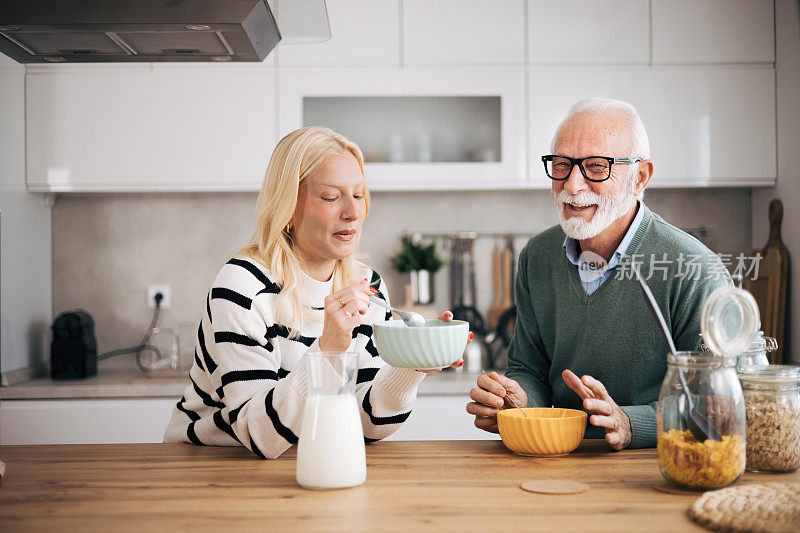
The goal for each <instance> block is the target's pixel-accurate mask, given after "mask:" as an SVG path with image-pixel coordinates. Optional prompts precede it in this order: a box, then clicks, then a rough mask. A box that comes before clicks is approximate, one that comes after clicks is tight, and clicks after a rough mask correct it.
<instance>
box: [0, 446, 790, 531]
mask: <svg viewBox="0 0 800 533" xmlns="http://www.w3.org/2000/svg"><path fill="white" fill-rule="evenodd" d="M295 458H296V447H292V448H291V449H290V450H288V451H287V452H286V453H285V454H284V455H282V456H281V457H280V458H278V459H275V460H272V461H269V460H266V461H265V460H262V459H258V458H257V457H256V456H254V455H252V454H251V453H250V452H248V451H247V450H245V449H244V448H240V447H239V448H215V447H203V446H194V445H189V444H98V445H42V446H0V460H2V461H5V463H6V472H5V475H4V476H3V478H2V481H0V531H49V532H52V531H122V530H131V531H133V530H135V531H156V530H158V531H176V530H192V531H206V530H214V531H222V532H224V533H229V532H231V531H241V530H246V531H304V532H305V531H347V532H352V531H370V532H380V531H398V530H402V531H405V532H408V533H411V532H412V531H413V532H417V531H458V532H464V531H480V532H482V533H490V532H496V531H502V532H504V533H507V532H514V533H516V532H522V531H531V530H536V531H609V532H614V533H619V532H621V531H642V530H647V531H649V532H657V531H665V532H666V531H669V532H675V531H705V530H704V529H702V528H700V527H699V526H697V525H695V524H694V523H693V522H691V521H690V520H689V518H688V517H687V515H686V510H687V509H688V508H689V506H690V505H691V504H692V502H694V500H695V499H696V498H697V497H698V496H699V494H686V495H684V494H665V493H662V492H657V491H655V490H654V489H653V485H654V484H655V483H657V482H659V481H661V474H660V472H659V470H658V464H657V460H656V451H655V450H654V449H647V450H623V451H621V452H611V451H609V449H608V447H607V446H606V445H605V443H604V442H602V441H586V442H584V444H582V445H581V447H580V448H579V449H578V450H576V451H575V452H573V453H572V454H570V455H567V456H564V457H556V458H533V457H521V456H518V455H514V454H513V453H511V452H509V451H508V450H507V449H506V448H505V447H504V446H503V445H502V443H501V442H500V441H427V442H401V441H396V442H379V443H375V444H372V445H369V446H367V482H366V483H365V484H364V485H362V486H360V487H356V488H352V489H345V490H336V491H324V492H320V491H310V490H304V489H301V488H300V487H299V486H298V485H297V483H296V481H295ZM532 479H571V480H576V481H582V482H584V483H587V484H589V485H590V486H591V489H590V490H589V491H588V492H585V493H583V494H574V495H543V494H533V493H529V492H525V491H523V490H521V489H520V488H519V486H520V483H522V482H524V481H527V480H532ZM766 481H789V482H800V472H794V473H791V474H775V475H770V474H751V473H745V475H744V477H743V478H742V479H741V480H740V481H739V483H753V482H766Z"/></svg>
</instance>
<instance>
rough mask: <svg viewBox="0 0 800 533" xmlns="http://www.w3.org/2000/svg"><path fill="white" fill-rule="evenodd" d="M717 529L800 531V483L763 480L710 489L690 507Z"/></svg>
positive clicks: (702, 522)
mask: <svg viewBox="0 0 800 533" xmlns="http://www.w3.org/2000/svg"><path fill="white" fill-rule="evenodd" d="M689 516H690V517H691V518H692V520H694V521H695V522H697V523H698V524H700V525H702V526H704V527H707V528H708V529H713V530H717V531H720V530H723V531H736V532H738V531H752V532H759V533H790V532H797V531H800V483H777V482H775V483H761V484H755V485H744V486H738V487H728V488H727V489H721V490H715V491H712V492H706V493H705V494H703V495H702V496H701V497H700V498H698V499H697V501H696V502H694V504H692V507H691V508H690V509H689Z"/></svg>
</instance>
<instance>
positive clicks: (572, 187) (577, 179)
mask: <svg viewBox="0 0 800 533" xmlns="http://www.w3.org/2000/svg"><path fill="white" fill-rule="evenodd" d="M588 188H589V184H588V183H586V178H584V177H583V174H581V169H580V166H579V165H572V171H571V172H570V173H569V176H567V179H566V180H565V181H564V190H565V191H567V192H568V193H569V194H572V195H575V194H578V193H579V192H581V191H585V190H586V189H588Z"/></svg>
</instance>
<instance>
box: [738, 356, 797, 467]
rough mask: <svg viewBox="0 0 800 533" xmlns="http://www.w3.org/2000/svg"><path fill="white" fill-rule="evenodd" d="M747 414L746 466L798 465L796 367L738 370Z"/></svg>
mask: <svg viewBox="0 0 800 533" xmlns="http://www.w3.org/2000/svg"><path fill="white" fill-rule="evenodd" d="M739 380H740V381H741V383H742V390H743V392H744V404H745V414H746V418H747V435H746V442H747V470H750V471H753V472H791V471H794V470H797V468H798V467H800V368H798V367H797V366H795V365H770V366H767V367H748V368H743V369H741V370H740V371H739Z"/></svg>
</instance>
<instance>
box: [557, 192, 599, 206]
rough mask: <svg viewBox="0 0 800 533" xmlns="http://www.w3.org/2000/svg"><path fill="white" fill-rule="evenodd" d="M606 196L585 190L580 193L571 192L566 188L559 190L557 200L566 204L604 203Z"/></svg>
mask: <svg viewBox="0 0 800 533" xmlns="http://www.w3.org/2000/svg"><path fill="white" fill-rule="evenodd" d="M603 200H604V198H603V197H602V196H601V195H599V194H597V193H596V192H590V191H583V192H579V193H578V194H570V193H568V192H567V191H565V190H563V189H562V190H561V191H559V193H558V195H557V196H556V201H558V202H560V203H564V204H582V205H588V204H597V205H603Z"/></svg>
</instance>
